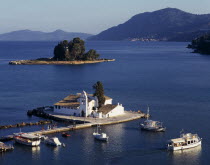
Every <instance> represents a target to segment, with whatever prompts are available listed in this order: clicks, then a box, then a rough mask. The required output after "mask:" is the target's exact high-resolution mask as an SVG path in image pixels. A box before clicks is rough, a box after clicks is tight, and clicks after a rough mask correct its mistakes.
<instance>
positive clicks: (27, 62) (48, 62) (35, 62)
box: [9, 59, 115, 65]
mask: <svg viewBox="0 0 210 165" xmlns="http://www.w3.org/2000/svg"><path fill="white" fill-rule="evenodd" d="M110 61H115V59H99V60H93V61H51V60H17V61H10V62H9V64H10V65H81V64H93V63H101V62H110Z"/></svg>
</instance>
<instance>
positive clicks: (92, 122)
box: [30, 111, 145, 135]
mask: <svg viewBox="0 0 210 165" xmlns="http://www.w3.org/2000/svg"><path fill="white" fill-rule="evenodd" d="M50 115H51V116H54V117H56V118H59V119H61V120H71V121H74V120H77V121H78V120H80V121H84V124H77V125H74V126H73V125H70V126H67V127H59V128H54V129H50V130H41V131H35V132H30V133H32V134H40V135H45V134H51V133H57V132H65V131H72V130H77V129H83V128H88V127H93V126H96V125H98V124H100V125H109V124H118V123H123V122H128V121H132V120H137V119H140V118H143V117H145V114H144V113H137V112H130V111H126V112H125V114H124V115H120V116H116V117H110V118H101V119H99V118H93V117H86V118H84V117H75V116H66V115H58V114H50Z"/></svg>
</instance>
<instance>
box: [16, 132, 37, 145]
mask: <svg viewBox="0 0 210 165" xmlns="http://www.w3.org/2000/svg"><path fill="white" fill-rule="evenodd" d="M14 140H15V142H17V143H20V144H24V145H27V146H38V145H39V144H40V142H41V139H40V137H39V136H37V135H33V134H28V133H18V134H15V135H14Z"/></svg>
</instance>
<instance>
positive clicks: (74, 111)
mask: <svg viewBox="0 0 210 165" xmlns="http://www.w3.org/2000/svg"><path fill="white" fill-rule="evenodd" d="M54 112H55V113H58V114H64V115H70V116H78V117H97V118H107V117H114V116H118V115H123V114H124V107H123V106H122V104H119V103H118V104H117V105H113V104H112V98H110V97H108V96H105V103H104V105H103V106H102V107H100V108H99V109H98V99H97V97H96V96H93V95H92V94H87V93H86V92H85V91H83V92H82V93H77V94H76V95H69V96H67V97H66V98H64V99H63V100H61V101H59V102H57V103H55V104H54Z"/></svg>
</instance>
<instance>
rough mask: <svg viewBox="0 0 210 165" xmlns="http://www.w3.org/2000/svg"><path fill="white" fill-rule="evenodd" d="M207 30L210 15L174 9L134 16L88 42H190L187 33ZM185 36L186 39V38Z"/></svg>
mask: <svg viewBox="0 0 210 165" xmlns="http://www.w3.org/2000/svg"><path fill="white" fill-rule="evenodd" d="M201 29H208V30H210V14H200V15H198V14H192V13H188V12H185V11H182V10H180V9H176V8H165V9H161V10H157V11H153V12H144V13H140V14H136V15H134V16H133V17H131V18H130V19H129V20H128V21H126V22H124V23H122V24H119V25H117V26H114V27H111V28H109V29H107V30H105V31H102V32H101V33H99V34H97V35H95V36H92V37H90V38H89V39H90V40H130V39H132V38H137V39H145V38H147V39H154V40H160V41H176V40H177V41H178V40H184V41H191V40H192V36H190V34H189V33H193V34H192V35H193V36H196V35H195V33H199V34H200V33H201V32H200V31H201ZM185 35H187V37H186V36H185Z"/></svg>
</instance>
